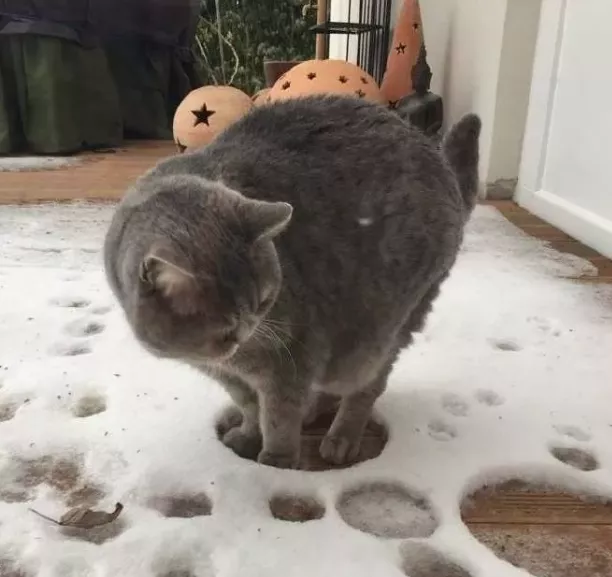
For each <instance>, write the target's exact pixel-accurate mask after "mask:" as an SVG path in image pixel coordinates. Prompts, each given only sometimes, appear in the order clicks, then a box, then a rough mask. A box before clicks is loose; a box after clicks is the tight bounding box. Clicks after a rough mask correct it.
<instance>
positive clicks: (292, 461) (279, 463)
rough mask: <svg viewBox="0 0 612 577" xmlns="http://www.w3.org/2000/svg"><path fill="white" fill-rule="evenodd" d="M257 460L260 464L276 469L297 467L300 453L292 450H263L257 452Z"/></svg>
mask: <svg viewBox="0 0 612 577" xmlns="http://www.w3.org/2000/svg"><path fill="white" fill-rule="evenodd" d="M257 461H258V462H259V463H260V464H262V465H267V466H268V467H276V468H277V469H297V468H298V466H299V464H300V455H299V453H294V452H291V453H272V452H270V451H265V450H264V451H262V452H261V453H259V457H258V458H257Z"/></svg>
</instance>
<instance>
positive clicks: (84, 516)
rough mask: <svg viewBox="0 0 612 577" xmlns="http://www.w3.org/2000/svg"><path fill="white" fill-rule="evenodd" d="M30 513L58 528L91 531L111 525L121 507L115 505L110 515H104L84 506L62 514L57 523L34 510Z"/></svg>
mask: <svg viewBox="0 0 612 577" xmlns="http://www.w3.org/2000/svg"><path fill="white" fill-rule="evenodd" d="M30 511H32V513H36V515H38V516H39V517H42V518H43V519H46V520H47V521H51V523H55V524H56V525H59V526H60V527H76V528H77V529H93V528H94V527H100V526H101V525H108V524H109V523H112V522H113V521H114V520H115V519H116V518H117V517H119V515H120V514H121V511H123V505H122V504H121V503H117V504H116V505H115V510H114V511H113V512H112V513H106V512H105V511H94V510H92V509H89V508H88V507H86V506H85V505H80V506H79V507H74V508H73V509H70V510H69V511H66V513H64V514H63V515H62V516H61V518H60V520H59V521H56V520H55V519H52V518H51V517H47V516H46V515H43V514H42V513H39V512H38V511H35V510H34V509H30Z"/></svg>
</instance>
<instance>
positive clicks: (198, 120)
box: [172, 86, 253, 151]
mask: <svg viewBox="0 0 612 577" xmlns="http://www.w3.org/2000/svg"><path fill="white" fill-rule="evenodd" d="M252 108H253V102H252V100H251V98H250V97H249V96H248V95H247V94H245V93H244V92H242V91H241V90H238V89H237V88H232V87H231V86H203V87H202V88H196V89H195V90H193V91H191V92H190V93H189V94H188V95H187V96H185V98H184V100H183V101H182V102H181V103H180V104H179V106H178V108H177V109H176V112H175V113H174V122H173V125H172V130H173V132H174V142H176V145H177V146H178V147H179V150H181V151H183V150H185V149H189V148H197V147H199V146H204V145H206V144H208V143H209V142H210V141H211V140H213V138H215V136H217V134H219V133H220V132H222V131H223V130H225V129H226V128H227V127H228V126H230V125H231V124H233V123H234V122H236V121H237V120H239V119H240V118H242V117H243V116H244V115H245V114H247V112H249V110H251V109H252Z"/></svg>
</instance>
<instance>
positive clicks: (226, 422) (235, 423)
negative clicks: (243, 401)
mask: <svg viewBox="0 0 612 577" xmlns="http://www.w3.org/2000/svg"><path fill="white" fill-rule="evenodd" d="M243 420H244V417H243V416H242V411H241V410H240V409H239V408H238V407H237V406H236V405H230V406H229V407H227V408H225V409H224V410H223V412H222V413H221V415H220V416H219V418H218V419H217V425H216V429H217V437H218V438H219V439H223V437H224V436H225V435H226V434H227V433H228V432H229V431H230V430H231V429H235V428H236V427H240V425H242V421H243Z"/></svg>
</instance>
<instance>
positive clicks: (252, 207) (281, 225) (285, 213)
mask: <svg viewBox="0 0 612 577" xmlns="http://www.w3.org/2000/svg"><path fill="white" fill-rule="evenodd" d="M242 210H243V214H244V218H245V220H246V223H247V226H248V228H249V230H250V232H251V234H252V235H253V238H254V240H255V241H258V240H263V239H271V238H274V237H275V236H276V235H277V234H280V233H281V232H282V231H283V230H285V228H287V226H288V225H289V222H290V221H291V216H292V214H293V207H292V206H291V205H290V204H288V203H286V202H264V201H261V200H251V199H249V200H247V201H246V202H244V203H243V206H242Z"/></svg>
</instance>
